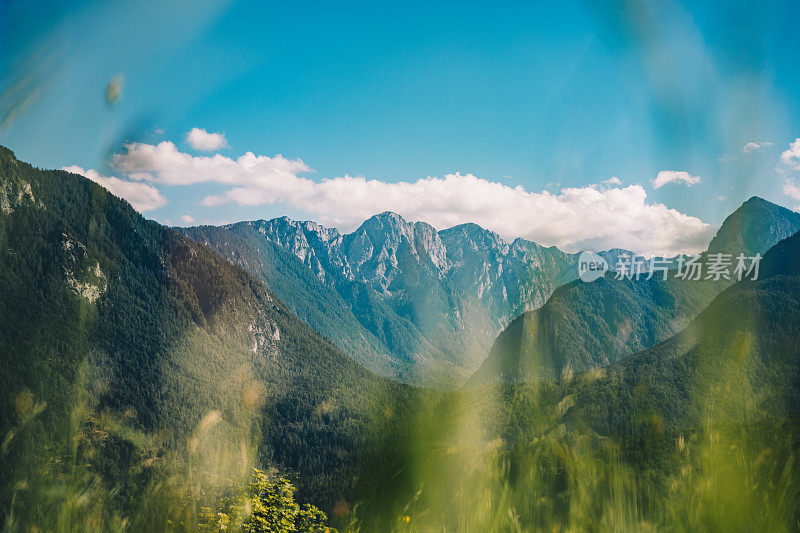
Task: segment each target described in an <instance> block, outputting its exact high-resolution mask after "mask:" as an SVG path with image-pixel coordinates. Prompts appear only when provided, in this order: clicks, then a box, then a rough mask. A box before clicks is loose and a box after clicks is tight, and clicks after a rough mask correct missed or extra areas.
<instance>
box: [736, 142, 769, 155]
mask: <svg viewBox="0 0 800 533" xmlns="http://www.w3.org/2000/svg"><path fill="white" fill-rule="evenodd" d="M768 146H772V143H770V142H760V143H757V142H749V143H747V144H745V145H744V148H742V153H743V154H749V153H750V152H755V151H756V150H761V149H762V148H767V147H768Z"/></svg>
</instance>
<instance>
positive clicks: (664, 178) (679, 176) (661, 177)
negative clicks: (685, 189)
mask: <svg viewBox="0 0 800 533" xmlns="http://www.w3.org/2000/svg"><path fill="white" fill-rule="evenodd" d="M667 183H683V184H685V185H687V186H689V187H691V186H692V185H696V184H698V183H700V176H692V175H691V174H689V173H688V172H685V171H683V170H680V171H678V170H662V171H661V172H659V173H658V176H656V177H655V179H654V180H653V187H655V188H656V189H660V188H661V187H663V186H664V185H666V184H667Z"/></svg>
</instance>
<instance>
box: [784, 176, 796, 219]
mask: <svg viewBox="0 0 800 533" xmlns="http://www.w3.org/2000/svg"><path fill="white" fill-rule="evenodd" d="M783 194H785V195H786V196H788V197H789V198H791V199H792V200H794V201H795V202H797V204H795V206H794V210H795V211H800V184H798V183H797V182H796V181H793V180H789V179H787V180H786V181H785V182H784V183H783Z"/></svg>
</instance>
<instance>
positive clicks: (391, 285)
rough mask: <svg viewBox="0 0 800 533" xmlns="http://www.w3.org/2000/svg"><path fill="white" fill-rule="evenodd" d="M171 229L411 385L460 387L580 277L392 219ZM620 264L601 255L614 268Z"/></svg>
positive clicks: (555, 252)
mask: <svg viewBox="0 0 800 533" xmlns="http://www.w3.org/2000/svg"><path fill="white" fill-rule="evenodd" d="M176 229H178V230H179V231H182V232H183V233H185V234H186V235H187V236H189V237H191V238H193V239H195V240H197V241H199V242H202V243H203V244H206V245H207V246H209V247H211V248H213V249H215V250H217V251H218V252H219V253H220V255H222V256H223V257H225V258H227V259H229V260H230V261H233V262H235V263H236V264H238V265H240V266H242V267H243V268H245V269H246V270H248V271H250V272H251V273H252V274H253V275H255V276H256V277H258V278H259V279H261V280H262V281H263V282H264V283H265V284H266V285H267V286H268V287H270V289H271V290H272V291H274V292H275V294H276V295H277V296H278V297H279V298H280V299H281V300H283V301H285V302H286V303H287V305H289V307H290V308H291V309H292V310H293V311H294V312H296V313H297V315H298V316H299V317H300V318H301V319H303V320H304V321H306V322H307V323H308V324H309V325H310V326H311V327H312V328H314V329H315V330H317V331H318V332H320V333H321V334H323V335H325V336H326V337H328V338H330V339H332V340H333V341H334V342H335V343H336V344H337V345H338V346H339V347H341V348H342V349H343V350H344V351H345V352H347V353H348V354H350V355H351V356H352V357H353V358H355V359H356V360H357V361H359V362H360V363H362V364H363V365H364V366H366V367H367V368H369V369H371V370H373V371H375V372H377V373H379V374H382V375H385V376H389V377H392V378H395V379H399V380H401V381H405V382H409V383H423V384H438V385H441V384H443V383H460V382H463V380H464V379H465V378H466V377H467V376H468V375H469V374H470V373H471V372H472V371H474V370H475V369H476V368H477V367H478V365H480V363H481V361H482V360H483V359H484V358H485V357H486V354H487V353H488V351H489V348H490V347H491V343H492V340H493V339H494V337H495V336H496V335H497V334H498V333H499V332H500V331H501V330H502V329H503V327H504V326H505V325H507V324H508V323H509V322H510V321H511V320H512V319H513V318H515V317H516V316H518V315H519V314H521V313H523V312H524V311H526V310H530V309H535V308H537V307H539V306H541V305H542V304H544V303H545V302H546V301H547V299H548V298H549V297H550V295H551V293H552V292H553V290H555V288H556V287H558V286H560V285H562V284H563V283H566V282H568V281H570V280H572V279H576V278H577V269H576V263H577V258H578V254H570V253H565V252H563V251H561V250H559V249H558V248H556V247H544V246H540V245H538V244H536V243H534V242H531V241H527V240H524V239H516V240H514V241H513V242H511V243H508V242H506V241H504V240H503V239H502V238H501V237H500V236H499V235H497V234H496V233H494V232H491V231H488V230H486V229H484V228H481V227H480V226H478V225H476V224H462V225H459V226H455V227H452V228H449V229H445V230H441V231H437V230H436V229H435V228H433V227H432V226H430V225H429V224H426V223H424V222H416V223H411V222H407V221H406V220H404V219H403V218H402V217H401V216H400V215H398V214H396V213H391V212H386V213H381V214H378V215H375V216H373V217H371V218H370V219H368V220H367V221H365V222H364V223H363V224H361V226H359V227H358V229H356V230H355V231H354V232H352V233H348V234H340V233H339V232H338V231H337V230H336V229H332V228H326V227H324V226H321V225H319V224H317V223H315V222H297V221H294V220H290V219H289V218H286V217H282V218H277V219H273V220H268V221H267V220H259V221H251V222H239V223H236V224H230V225H226V226H222V227H214V226H199V227H192V228H176ZM623 253H628V254H630V252H626V251H625V250H610V251H606V252H601V254H600V255H602V256H603V257H605V258H606V259H607V260H608V262H609V263H610V264H611V265H612V266H613V265H614V264H616V262H617V257H619V255H620V254H623Z"/></svg>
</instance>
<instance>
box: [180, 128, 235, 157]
mask: <svg viewBox="0 0 800 533" xmlns="http://www.w3.org/2000/svg"><path fill="white" fill-rule="evenodd" d="M186 142H187V143H189V146H191V147H192V148H194V149H195V150H201V151H203V152H215V151H217V150H220V149H222V148H225V147H226V146H228V140H227V139H226V138H225V134H224V133H208V132H207V131H206V130H204V129H200V128H192V131H190V132H189V133H187V134H186Z"/></svg>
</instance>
